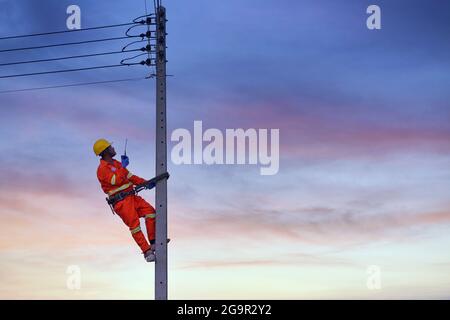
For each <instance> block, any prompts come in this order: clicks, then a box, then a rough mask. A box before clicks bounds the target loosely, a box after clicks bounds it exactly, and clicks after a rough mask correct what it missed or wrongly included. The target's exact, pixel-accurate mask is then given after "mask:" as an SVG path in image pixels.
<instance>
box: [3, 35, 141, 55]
mask: <svg viewBox="0 0 450 320" xmlns="http://www.w3.org/2000/svg"><path fill="white" fill-rule="evenodd" d="M130 37H132V38H140V37H141V36H127V37H114V38H103V39H95V40H85V41H78V42H66V43H58V44H50V45H45V46H35V47H24V48H14V49H4V50H0V53H2V52H11V51H22V50H34V49H43V48H53V47H60V46H71V45H77V44H84V43H94V42H104V41H113V40H123V39H128V38H130Z"/></svg>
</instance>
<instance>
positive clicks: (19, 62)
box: [0, 48, 150, 67]
mask: <svg viewBox="0 0 450 320" xmlns="http://www.w3.org/2000/svg"><path fill="white" fill-rule="evenodd" d="M136 51H147V48H140V49H132V50H125V51H111V52H101V53H91V54H82V55H77V56H68V57H59V58H49V59H40V60H29V61H18V62H8V63H0V67H4V66H12V65H17V64H27V63H38V62H49V61H58V60H67V59H76V58H87V57H96V56H105V55H111V54H120V53H127V52H136ZM149 54H150V51H149Z"/></svg>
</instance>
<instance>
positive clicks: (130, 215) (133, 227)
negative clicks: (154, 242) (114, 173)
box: [114, 196, 150, 253]
mask: <svg viewBox="0 0 450 320" xmlns="http://www.w3.org/2000/svg"><path fill="white" fill-rule="evenodd" d="M114 211H116V212H117V214H118V215H119V216H120V217H121V218H122V220H123V222H125V224H126V225H127V226H128V228H130V231H131V235H132V236H133V238H134V240H135V241H136V243H137V244H138V246H139V247H140V248H141V250H142V252H144V253H145V252H146V251H148V250H150V245H149V244H148V242H147V239H145V236H144V234H143V233H142V231H141V225H140V223H139V215H138V211H137V208H136V206H135V200H134V196H129V197H126V198H125V199H124V200H122V201H120V202H119V203H117V204H116V206H115V207H114Z"/></svg>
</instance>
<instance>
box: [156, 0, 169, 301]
mask: <svg viewBox="0 0 450 320" xmlns="http://www.w3.org/2000/svg"><path fill="white" fill-rule="evenodd" d="M156 16H157V28H156V38H157V39H156V175H159V174H161V173H164V172H167V141H166V138H167V129H166V62H167V61H166V9H165V8H164V7H162V6H159V7H158V8H157V12H156ZM155 192H156V194H155V205H156V239H155V241H156V242H155V243H156V261H155V300H167V180H166V179H164V180H161V181H159V182H158V183H157V184H156V191H155Z"/></svg>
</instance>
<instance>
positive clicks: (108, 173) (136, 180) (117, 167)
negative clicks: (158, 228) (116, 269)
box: [97, 160, 156, 253]
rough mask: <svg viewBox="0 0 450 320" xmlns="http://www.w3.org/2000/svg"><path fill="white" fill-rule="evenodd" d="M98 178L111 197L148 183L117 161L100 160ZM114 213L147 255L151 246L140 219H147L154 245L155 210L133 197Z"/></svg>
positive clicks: (148, 231)
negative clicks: (111, 162)
mask: <svg viewBox="0 0 450 320" xmlns="http://www.w3.org/2000/svg"><path fill="white" fill-rule="evenodd" d="M97 178H98V180H99V181H100V184H101V187H102V189H103V191H104V192H105V193H106V194H108V195H109V196H111V195H114V194H116V193H118V192H120V191H130V190H132V188H133V185H136V184H141V183H144V182H145V181H146V180H144V179H142V178H140V177H138V176H135V175H133V174H132V173H130V172H129V171H128V170H127V169H125V168H124V167H122V164H121V163H120V162H119V161H117V160H114V163H113V164H110V163H108V162H106V161H105V160H100V165H99V166H98V169H97ZM114 211H115V212H116V213H117V214H118V215H119V216H120V217H121V218H122V220H123V222H125V224H126V225H127V226H128V227H129V228H130V231H131V234H132V236H133V238H134V240H135V241H136V243H137V244H138V245H139V247H140V248H141V250H142V252H143V253H145V252H146V251H148V250H149V249H150V245H149V244H148V242H147V239H145V236H144V234H143V233H142V231H141V225H140V222H139V218H145V226H146V228H147V236H148V239H149V240H150V243H151V244H153V243H154V242H155V217H156V212H155V208H153V207H152V205H151V204H149V203H148V202H147V201H145V200H144V199H142V198H141V197H139V196H136V195H131V196H128V197H126V198H125V199H123V200H122V201H119V202H118V203H116V204H115V206H114Z"/></svg>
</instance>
